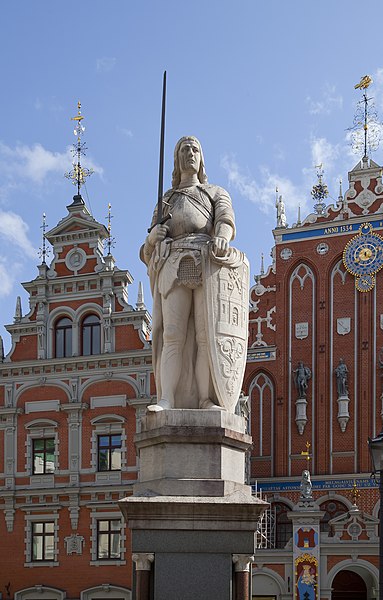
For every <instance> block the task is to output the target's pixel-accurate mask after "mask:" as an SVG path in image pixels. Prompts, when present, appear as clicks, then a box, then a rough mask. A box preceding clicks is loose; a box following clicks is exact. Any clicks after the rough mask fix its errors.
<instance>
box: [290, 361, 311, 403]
mask: <svg viewBox="0 0 383 600" xmlns="http://www.w3.org/2000/svg"><path fill="white" fill-rule="evenodd" d="M293 373H294V375H295V386H296V388H297V390H298V397H299V398H306V390H307V387H308V381H309V379H310V378H311V370H310V369H309V368H308V367H305V365H304V364H303V362H302V361H299V362H298V367H297V368H296V369H295V370H294V371H293Z"/></svg>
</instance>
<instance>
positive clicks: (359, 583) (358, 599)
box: [331, 569, 367, 600]
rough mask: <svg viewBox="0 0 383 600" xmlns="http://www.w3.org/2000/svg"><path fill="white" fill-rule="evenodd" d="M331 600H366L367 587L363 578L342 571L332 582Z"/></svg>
mask: <svg viewBox="0 0 383 600" xmlns="http://www.w3.org/2000/svg"><path fill="white" fill-rule="evenodd" d="M332 590H333V591H332V594H331V600H367V587H366V584H365V582H364V580H363V578H362V577H361V576H360V575H358V574H357V573H354V571H348V570H346V569H344V570H343V571H340V572H339V573H338V574H337V575H335V577H334V580H333V582H332Z"/></svg>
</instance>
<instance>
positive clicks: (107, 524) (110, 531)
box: [97, 519, 121, 560]
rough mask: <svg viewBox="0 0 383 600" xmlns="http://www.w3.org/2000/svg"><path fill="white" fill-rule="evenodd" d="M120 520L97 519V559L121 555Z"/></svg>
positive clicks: (112, 558)
mask: <svg viewBox="0 0 383 600" xmlns="http://www.w3.org/2000/svg"><path fill="white" fill-rule="evenodd" d="M120 546H121V521H120V520H119V519H108V520H105V521H97V560H116V559H120V557H121V551H120Z"/></svg>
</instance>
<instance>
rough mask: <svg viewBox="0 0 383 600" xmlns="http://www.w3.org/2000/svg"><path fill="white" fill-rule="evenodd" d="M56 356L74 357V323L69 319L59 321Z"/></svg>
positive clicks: (56, 332)
mask: <svg viewBox="0 0 383 600" xmlns="http://www.w3.org/2000/svg"><path fill="white" fill-rule="evenodd" d="M55 356H56V358H64V357H66V356H72V321H71V320H70V319H69V318H68V317H63V318H62V319H59V320H58V321H57V323H56V327H55Z"/></svg>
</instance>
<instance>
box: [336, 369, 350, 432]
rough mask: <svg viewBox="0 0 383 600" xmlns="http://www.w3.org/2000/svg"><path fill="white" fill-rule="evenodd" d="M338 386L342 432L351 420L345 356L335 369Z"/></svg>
mask: <svg viewBox="0 0 383 600" xmlns="http://www.w3.org/2000/svg"><path fill="white" fill-rule="evenodd" d="M334 372H335V376H336V386H337V392H338V400H337V402H338V416H337V419H338V423H339V426H340V429H341V431H342V433H344V432H345V431H346V427H347V423H348V422H349V420H350V413H349V403H350V398H349V397H348V369H347V365H346V363H345V362H344V360H343V358H341V359H340V360H339V364H338V366H337V367H336V369H335V371H334Z"/></svg>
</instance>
